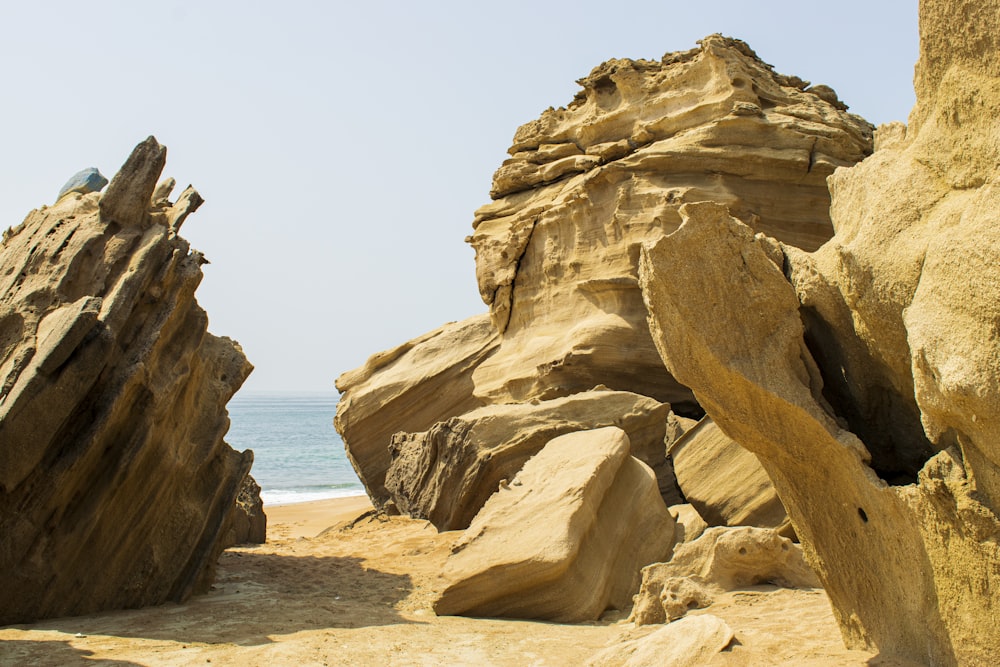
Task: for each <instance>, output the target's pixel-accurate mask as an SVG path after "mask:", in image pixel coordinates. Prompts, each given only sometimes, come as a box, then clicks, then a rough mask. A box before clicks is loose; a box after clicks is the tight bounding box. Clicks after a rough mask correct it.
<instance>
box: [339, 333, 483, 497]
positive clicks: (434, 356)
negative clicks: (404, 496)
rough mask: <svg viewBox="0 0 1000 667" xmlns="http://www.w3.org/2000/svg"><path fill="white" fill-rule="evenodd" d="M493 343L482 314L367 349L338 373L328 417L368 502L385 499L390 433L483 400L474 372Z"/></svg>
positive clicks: (425, 424)
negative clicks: (333, 412) (355, 364)
mask: <svg viewBox="0 0 1000 667" xmlns="http://www.w3.org/2000/svg"><path fill="white" fill-rule="evenodd" d="M497 343H498V337H497V334H496V331H495V329H494V328H493V326H492V325H491V324H490V320H489V317H487V316H485V315H480V316H477V317H472V318H469V319H467V320H464V321H462V322H457V323H455V322H453V323H451V324H446V325H445V326H443V327H441V328H440V329H436V330H434V331H432V332H430V333H427V334H424V335H423V336H420V337H419V338H416V339H414V340H411V341H409V342H406V343H403V344H402V345H400V346H399V347H396V348H394V349H392V350H388V351H386V352H380V353H378V354H375V355H372V357H371V358H370V359H368V362H367V363H366V364H365V365H364V366H362V367H361V368H358V369H356V370H353V371H348V372H346V373H343V374H342V375H341V376H340V377H338V378H337V389H338V390H339V391H340V392H341V393H342V396H341V397H340V400H339V401H338V403H337V416H336V419H335V421H334V423H335V425H336V427H337V432H338V433H340V436H341V438H343V440H344V445H345V448H346V450H347V456H348V458H349V459H350V461H351V463H352V465H353V466H354V470H355V471H356V472H357V473H358V477H360V478H361V481H362V483H363V484H364V485H365V489H366V490H367V491H368V496H369V497H370V498H371V499H372V501H373V502H375V503H376V504H382V503H384V502H385V501H386V500H388V499H389V494H388V492H387V491H386V488H385V474H386V472H387V471H388V470H389V465H390V464H391V463H392V459H391V457H390V455H389V443H390V440H391V438H392V435H393V434H394V433H397V432H399V431H405V432H410V433H416V432H420V431H425V430H427V429H428V428H430V427H431V426H432V425H433V424H434V423H436V422H439V421H444V420H446V419H448V418H450V417H455V416H458V415H461V414H462V413H465V412H468V411H469V410H473V409H475V408H477V407H479V406H481V405H483V402H482V401H481V400H480V399H478V398H476V397H475V396H474V395H473V394H474V387H473V384H472V371H473V370H474V369H475V368H476V366H477V365H478V364H480V363H482V361H483V359H486V358H487V357H489V355H490V354H492V353H493V352H495V351H496V346H497Z"/></svg>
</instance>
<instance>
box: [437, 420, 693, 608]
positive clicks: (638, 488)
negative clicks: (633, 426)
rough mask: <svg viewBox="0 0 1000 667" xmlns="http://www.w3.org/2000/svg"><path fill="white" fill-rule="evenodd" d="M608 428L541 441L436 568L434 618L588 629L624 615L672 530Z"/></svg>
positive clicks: (651, 483)
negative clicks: (530, 621)
mask: <svg viewBox="0 0 1000 667" xmlns="http://www.w3.org/2000/svg"><path fill="white" fill-rule="evenodd" d="M629 451H630V447H629V442H628V436H627V435H626V434H625V432H624V431H622V430H621V429H618V428H615V427H607V428H602V429H597V430H594V431H581V432H577V433H570V434H566V435H563V436H560V437H558V438H555V439H553V440H552V441H551V442H549V443H548V444H547V445H546V446H545V447H544V448H543V449H542V451H541V452H539V453H538V454H537V455H536V456H535V457H533V458H532V459H531V460H529V461H528V462H527V463H526V464H525V465H524V468H522V469H521V471H520V472H519V473H518V474H517V476H516V477H514V478H513V479H512V480H511V481H510V482H509V483H508V484H505V485H504V486H503V487H502V488H501V489H500V490H499V491H498V492H497V493H496V494H494V495H493V497H491V498H490V500H489V501H488V502H487V503H486V505H485V506H484V507H483V509H482V510H481V511H480V512H479V514H478V515H476V518H475V520H474V521H473V522H472V525H471V526H469V528H468V530H466V531H465V533H464V534H463V535H462V537H461V538H460V539H459V540H458V541H457V542H456V544H455V546H454V547H453V549H452V554H451V555H450V556H449V557H448V560H447V562H446V563H445V567H444V572H443V573H442V577H443V579H444V583H445V585H444V590H443V592H442V593H441V596H440V598H439V599H438V600H437V601H436V602H435V603H434V610H435V611H436V612H437V613H438V614H442V615H444V614H449V615H465V616H487V617H496V616H501V617H510V618H535V619H545V620H553V621H563V622H575V621H588V620H590V621H592V620H596V619H597V618H599V617H600V615H601V614H602V613H603V612H604V611H605V610H607V609H608V608H614V609H625V608H626V607H627V606H628V605H629V604H630V602H631V596H632V594H633V593H634V592H635V591H636V590H637V589H638V586H639V570H640V568H642V566H644V565H646V564H648V563H651V562H654V561H657V560H660V559H662V558H665V557H666V556H667V554H669V552H670V548H671V547H672V546H673V536H674V522H673V518H672V517H671V516H670V514H669V513H668V512H667V508H666V506H665V505H664V504H663V500H662V499H661V498H660V494H659V491H658V490H657V488H656V478H655V477H654V476H653V472H652V471H651V470H650V469H649V468H648V467H647V466H646V465H645V464H643V463H642V462H641V461H639V460H638V459H636V458H634V457H632V456H630V455H629Z"/></svg>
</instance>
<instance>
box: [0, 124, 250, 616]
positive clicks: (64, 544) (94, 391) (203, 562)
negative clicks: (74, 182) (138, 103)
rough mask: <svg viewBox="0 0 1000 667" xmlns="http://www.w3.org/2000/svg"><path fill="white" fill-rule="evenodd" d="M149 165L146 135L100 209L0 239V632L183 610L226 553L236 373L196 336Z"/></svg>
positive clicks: (183, 247) (93, 206) (197, 272)
mask: <svg viewBox="0 0 1000 667" xmlns="http://www.w3.org/2000/svg"><path fill="white" fill-rule="evenodd" d="M165 158H166V149H165V148H164V147H162V146H160V145H159V144H158V143H157V142H156V140H155V139H153V138H152V137H150V138H149V139H148V140H147V141H145V142H143V143H141V144H139V146H138V147H136V150H135V151H134V152H133V153H132V155H131V156H130V157H129V159H128V161H127V162H126V163H125V165H124V166H123V167H122V170H121V171H119V172H118V174H117V175H116V176H115V177H114V179H113V180H112V182H111V185H110V186H109V187H108V189H107V190H106V192H105V194H104V195H103V196H102V195H101V194H99V193H97V192H90V193H80V192H74V193H68V194H65V195H64V196H62V197H61V198H60V200H59V201H58V202H57V203H56V204H55V205H54V206H51V207H42V208H41V209H40V210H36V211H32V212H31V213H30V214H29V215H28V217H27V218H26V219H25V221H24V222H23V223H22V224H21V225H19V226H18V227H15V228H14V229H9V230H8V231H7V232H6V233H5V234H4V237H3V244H2V246H0V569H2V571H3V572H5V573H6V577H5V582H4V586H5V591H4V595H3V596H0V625H3V624H7V623H20V622H26V621H31V620H34V619H38V618H44V617H52V616H65V615H72V614H86V613H90V612H95V611H98V610H103V609H112V608H123V607H138V606H142V605H148V604H156V603H161V602H165V601H168V600H173V601H182V600H184V599H185V598H187V597H188V596H189V595H191V594H192V593H193V592H196V591H201V590H204V589H206V588H207V587H208V585H209V583H210V582H211V577H212V572H213V568H214V564H215V561H216V558H217V556H218V554H219V552H220V550H221V549H222V547H223V546H224V540H225V535H224V533H225V532H226V531H225V526H226V522H227V517H229V515H230V513H231V512H232V511H233V510H234V506H235V505H234V503H235V500H236V497H237V494H238V493H239V490H240V487H241V484H242V483H243V480H244V478H245V477H246V476H247V473H248V471H249V469H250V465H251V462H252V460H253V455H252V452H249V451H248V452H243V453H240V452H236V451H233V450H232V449H231V448H230V447H229V446H228V445H227V444H226V443H225V442H224V441H223V436H224V435H225V433H226V430H227V429H228V427H229V420H228V417H227V414H226V409H225V405H226V403H227V401H228V400H229V398H230V397H231V396H232V395H233V393H234V392H235V391H236V389H237V388H239V386H240V385H241V384H242V383H243V381H244V379H246V377H247V375H248V374H249V373H250V371H251V368H252V367H251V366H250V364H249V363H248V362H247V360H246V358H245V357H244V356H243V352H242V350H241V349H240V347H239V345H238V344H236V343H235V342H234V341H232V340H229V339H228V338H218V337H216V336H213V335H211V334H209V333H207V331H206V327H207V325H208V318H207V316H206V315H205V311H203V310H202V309H201V308H200V307H199V306H198V303H197V302H196V301H195V298H194V292H195V288H196V287H197V286H198V283H199V282H200V281H201V278H202V272H201V265H202V264H203V263H204V262H205V260H204V258H203V257H202V256H201V254H200V253H198V252H195V251H192V250H191V249H190V247H189V246H188V243H187V242H186V241H184V240H183V239H182V238H180V237H178V236H177V235H176V228H177V220H178V219H179V217H180V214H181V210H180V209H179V208H177V206H175V205H174V204H171V203H170V202H169V201H167V200H166V199H161V200H160V201H158V202H157V203H155V204H153V203H151V201H150V199H151V195H152V193H153V190H154V187H155V186H156V181H157V179H158V178H159V175H160V171H161V169H162V168H163V164H164V161H165ZM192 192H193V190H192ZM192 201H193V200H192V199H191V197H190V196H189V197H188V198H187V199H186V200H185V202H183V203H182V202H178V205H179V206H181V208H184V210H185V211H186V212H190V209H191V206H192V204H191V202H192ZM198 201H200V198H198Z"/></svg>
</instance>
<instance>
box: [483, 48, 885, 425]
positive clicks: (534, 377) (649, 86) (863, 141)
mask: <svg viewBox="0 0 1000 667" xmlns="http://www.w3.org/2000/svg"><path fill="white" fill-rule="evenodd" d="M579 83H580V84H581V85H582V86H583V90H582V91H581V92H580V93H578V95H577V97H576V99H575V100H574V101H573V102H572V103H571V104H570V105H569V106H568V107H566V108H560V109H550V110H549V111H546V112H545V113H544V114H542V116H541V118H539V119H538V120H535V121H532V122H531V123H528V124H526V125H524V126H522V127H521V128H520V129H519V130H518V131H517V134H516V135H515V137H514V144H513V146H511V148H510V154H511V158H510V159H509V160H507V161H506V162H505V163H504V164H503V166H501V168H500V169H499V170H498V171H497V173H496V176H495V177H494V181H493V191H492V193H491V194H492V195H493V197H494V199H496V201H494V202H493V203H491V204H489V205H487V206H484V207H483V208H481V209H479V211H477V212H476V219H475V222H474V223H473V226H474V228H475V233H474V234H473V235H472V236H471V237H470V238H469V242H470V243H471V244H472V246H473V247H474V248H475V250H476V276H477V279H478V282H479V291H480V294H481V295H482V297H483V300H484V301H485V302H486V303H487V304H488V305H489V307H490V314H491V316H492V318H493V322H494V324H495V325H496V327H497V329H498V330H499V331H500V332H501V333H502V338H501V341H500V347H499V350H498V351H497V352H496V354H494V355H493V356H492V357H491V358H490V359H488V360H486V361H485V362H484V363H483V364H481V365H480V366H479V367H478V368H477V369H476V371H475V374H474V382H475V385H476V395H477V396H481V397H483V398H484V399H488V400H490V401H495V402H509V401H524V400H529V399H531V398H535V397H541V398H551V397H553V396H561V395H566V394H569V393H574V392H577V391H582V390H586V389H589V388H591V387H593V386H594V385H596V384H599V383H600V384H605V385H607V386H608V387H610V388H612V389H621V390H625V391H634V392H637V393H641V394H645V395H647V396H651V397H654V398H656V399H658V400H661V401H665V402H668V403H671V404H672V405H673V406H674V409H675V410H676V411H682V412H683V411H688V410H690V409H691V407H692V402H691V396H690V393H689V392H688V391H687V389H685V388H684V387H682V386H680V385H678V383H677V382H676V381H674V380H673V378H671V377H670V375H669V374H668V373H666V372H665V371H664V369H663V364H662V362H661V361H660V359H659V356H658V355H657V353H656V349H655V347H654V345H653V342H652V340H651V339H650V337H649V330H648V327H647V326H646V312H645V308H644V307H643V305H642V301H641V296H640V293H639V289H638V285H637V282H636V277H637V262H638V256H639V248H640V246H641V244H642V243H643V242H649V241H651V240H655V239H656V238H659V237H661V236H663V235H665V234H669V233H670V232H671V231H673V230H674V229H675V228H676V227H677V225H678V224H679V223H680V217H679V215H678V207H679V206H680V205H682V204H683V203H685V202H691V201H703V200H711V201H717V202H720V203H723V204H726V205H727V206H729V208H730V210H731V211H733V214H734V215H736V216H737V217H739V218H740V219H742V220H743V221H744V222H746V223H747V224H749V225H750V226H751V227H753V228H754V229H757V230H760V231H764V232H766V233H768V234H770V235H772V236H775V237H776V238H778V239H780V240H782V241H785V242H788V243H791V244H794V245H796V246H800V247H802V248H805V249H808V250H812V249H815V248H816V247H817V246H819V245H820V244H821V243H822V242H823V241H825V240H826V239H827V238H829V237H830V236H831V235H832V233H833V230H832V228H831V226H830V220H829V215H828V212H827V210H828V207H829V195H828V193H827V187H826V177H827V176H829V175H830V174H831V173H832V172H833V170H834V169H835V168H836V167H838V166H844V165H850V164H854V163H855V162H857V161H858V160H860V159H862V158H863V157H864V156H865V155H867V154H868V153H870V152H871V130H872V128H871V127H870V126H869V125H868V123H866V122H865V121H863V120H862V119H861V118H859V117H857V116H853V115H851V114H848V113H846V112H845V111H844V109H846V107H845V106H844V105H843V104H842V103H840V102H839V101H838V100H837V96H836V94H834V93H833V91H832V90H830V89H829V88H827V87H824V86H817V87H816V88H811V89H809V88H807V85H808V84H807V83H806V82H803V81H801V80H800V79H797V78H795V77H786V76H782V75H779V74H776V73H775V72H774V71H772V69H771V68H770V66H769V65H766V64H765V63H763V62H761V61H760V60H759V59H758V58H757V56H756V54H754V52H753V51H752V50H750V48H749V47H748V46H747V45H746V44H744V43H743V42H740V41H738V40H733V39H728V38H724V37H721V36H718V35H713V36H711V37H707V38H706V39H704V40H702V42H701V46H700V47H699V48H696V49H693V50H691V51H687V52H684V53H672V54H668V55H667V56H665V57H664V58H663V60H662V61H660V62H651V61H644V60H640V61H633V60H611V61H608V62H606V63H604V64H603V65H601V66H599V67H597V68H596V69H595V70H594V71H593V72H591V74H590V75H589V76H587V77H585V78H583V79H581V80H580V81H579ZM692 290H693V291H697V290H696V288H692Z"/></svg>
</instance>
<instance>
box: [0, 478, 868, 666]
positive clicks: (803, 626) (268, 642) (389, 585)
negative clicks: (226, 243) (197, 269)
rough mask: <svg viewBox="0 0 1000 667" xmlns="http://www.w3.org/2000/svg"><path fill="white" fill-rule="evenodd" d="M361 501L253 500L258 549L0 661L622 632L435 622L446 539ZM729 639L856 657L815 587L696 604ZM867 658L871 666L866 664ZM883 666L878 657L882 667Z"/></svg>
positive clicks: (514, 647)
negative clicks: (158, 599) (209, 577)
mask: <svg viewBox="0 0 1000 667" xmlns="http://www.w3.org/2000/svg"><path fill="white" fill-rule="evenodd" d="M370 509H371V505H370V504H368V501H367V499H365V498H345V499H337V500H330V501H318V502H311V503H302V504H298V505H285V506H279V507H270V508H267V513H268V520H269V526H268V543H267V544H264V545H261V546H255V547H238V548H234V549H230V550H228V551H227V552H226V553H224V554H223V556H222V558H221V559H220V562H219V569H218V580H217V582H216V584H215V586H214V588H213V590H212V591H211V592H209V593H208V594H206V595H202V596H198V597H196V598H194V599H192V600H191V601H189V602H188V603H187V604H183V605H173V604H168V605H163V606H160V607H153V608H147V609H139V610H132V611H120V612H111V613H105V614H95V615H92V616H83V617H77V618H65V619H56V620H49V621H40V622H38V623H34V624H30V625H17V626H9V627H5V628H0V642H2V643H0V665H17V666H21V665H60V666H62V665H94V664H103V665H197V664H209V663H210V664H212V665H239V666H241V667H243V666H246V665H432V666H434V667H442V666H446V665H476V666H482V665H511V666H514V665H517V666H518V667H522V666H525V665H573V666H576V665H582V664H583V663H585V662H586V661H587V659H588V658H589V657H590V656H591V655H593V654H594V653H596V652H597V651H599V650H601V649H603V648H604V647H606V646H608V645H611V644H614V643H616V642H618V641H621V640H623V639H630V638H635V637H639V636H642V635H644V634H646V633H648V632H651V631H652V630H654V629H656V627H658V626H647V627H645V628H633V627H632V626H631V625H630V624H628V623H627V622H625V621H623V620H619V619H617V618H616V617H615V614H609V615H608V616H607V617H606V618H605V619H604V620H602V621H600V622H596V623H592V624H583V625H560V624H555V623H540V622H530V621H510V620H493V619H471V618H459V617H437V616H435V614H434V612H433V611H432V610H431V603H432V602H433V600H434V595H435V590H437V587H438V586H439V582H438V580H437V573H438V572H439V571H440V569H441V565H442V563H443V562H444V559H445V558H446V557H447V554H448V552H449V548H450V544H451V540H452V538H453V537H454V535H455V533H442V534H439V533H438V532H437V531H436V530H435V529H434V528H433V526H431V525H430V524H428V523H426V522H423V521H415V520H412V519H407V518H403V517H391V518H390V517H384V516H383V517H376V516H373V517H369V518H365V519H362V520H360V521H357V522H356V523H354V520H355V519H357V517H358V516H360V515H362V514H363V513H365V512H366V511H368V510H370ZM692 613H712V614H715V615H716V616H719V617H720V618H722V619H724V620H725V621H726V622H727V623H729V624H730V625H731V626H732V627H733V629H734V630H735V631H736V638H737V643H735V645H734V646H732V647H731V648H730V649H728V650H727V651H725V652H723V653H721V654H719V655H718V656H717V660H715V661H713V662H711V663H709V664H712V665H746V666H751V665H752V666H754V667H757V666H759V665H838V666H840V665H864V664H869V663H868V660H869V659H870V658H872V655H871V654H869V653H865V652H861V651H848V650H846V649H844V647H843V645H842V643H841V640H840V634H839V631H838V630H837V627H836V624H835V623H834V620H833V616H832V614H831V612H830V606H829V602H828V600H827V598H826V595H825V594H824V593H823V591H821V590H785V589H776V588H773V587H761V586H758V587H753V588H750V589H747V590H743V591H737V592H734V593H731V594H728V595H727V596H725V598H723V599H720V600H718V601H717V603H716V604H714V605H712V607H710V608H709V609H707V610H700V611H696V612H692ZM870 664H882V663H879V662H878V661H877V659H876V660H875V661H872V663H870ZM886 664H888V663H886Z"/></svg>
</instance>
